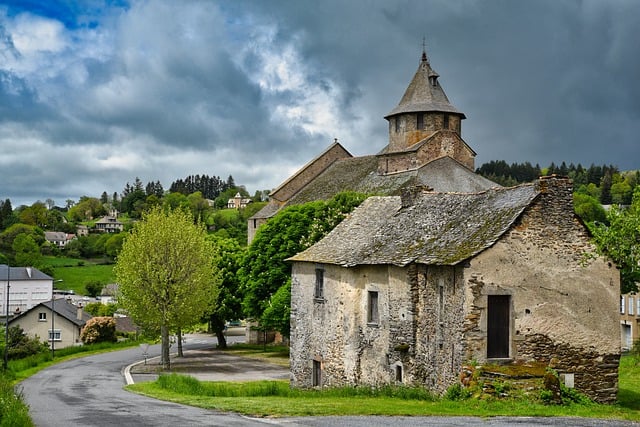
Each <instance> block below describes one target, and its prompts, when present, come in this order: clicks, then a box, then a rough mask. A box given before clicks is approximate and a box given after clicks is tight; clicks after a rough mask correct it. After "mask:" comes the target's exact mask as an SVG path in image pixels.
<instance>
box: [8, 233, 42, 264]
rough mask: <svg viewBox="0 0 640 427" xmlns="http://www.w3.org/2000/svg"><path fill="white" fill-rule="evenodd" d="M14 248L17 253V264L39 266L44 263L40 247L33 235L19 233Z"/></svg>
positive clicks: (14, 241)
mask: <svg viewBox="0 0 640 427" xmlns="http://www.w3.org/2000/svg"><path fill="white" fill-rule="evenodd" d="M12 249H13V252H14V253H15V262H16V265H18V266H24V267H28V266H33V267H39V266H40V264H42V253H41V252H40V247H39V246H38V244H37V243H36V242H35V240H34V239H33V237H32V236H30V235H28V234H19V235H17V236H16V238H15V239H14V240H13V245H12Z"/></svg>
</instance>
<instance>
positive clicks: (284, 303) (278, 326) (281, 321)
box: [260, 279, 291, 337]
mask: <svg viewBox="0 0 640 427" xmlns="http://www.w3.org/2000/svg"><path fill="white" fill-rule="evenodd" d="M290 319H291V279H289V280H288V281H287V283H285V284H284V285H283V286H280V288H278V290H277V291H276V293H275V294H273V295H272V296H271V298H270V299H269V305H268V306H267V308H266V309H265V310H264V312H263V313H262V317H261V318H260V324H261V325H262V326H264V327H266V328H267V329H275V330H276V331H280V333H281V334H282V335H284V336H285V337H289V335H290V333H291V323H290Z"/></svg>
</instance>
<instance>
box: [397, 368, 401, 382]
mask: <svg viewBox="0 0 640 427" xmlns="http://www.w3.org/2000/svg"><path fill="white" fill-rule="evenodd" d="M396 381H397V382H399V383H401V382H402V365H396Z"/></svg>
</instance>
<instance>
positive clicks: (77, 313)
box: [76, 304, 82, 320]
mask: <svg viewBox="0 0 640 427" xmlns="http://www.w3.org/2000/svg"><path fill="white" fill-rule="evenodd" d="M76 318H77V319H78V320H82V304H78V310H77V312H76Z"/></svg>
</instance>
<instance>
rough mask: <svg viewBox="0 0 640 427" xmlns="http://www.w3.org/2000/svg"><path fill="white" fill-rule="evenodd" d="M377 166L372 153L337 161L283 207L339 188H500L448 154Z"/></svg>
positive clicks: (389, 191) (272, 208)
mask: <svg viewBox="0 0 640 427" xmlns="http://www.w3.org/2000/svg"><path fill="white" fill-rule="evenodd" d="M377 169H378V158H377V157H376V156H375V155H374V156H361V157H351V158H347V159H341V160H336V161H335V162H334V163H333V164H331V166H329V167H328V168H327V169H325V170H324V171H323V172H322V173H321V174H320V175H318V176H317V177H316V178H315V179H314V180H313V181H311V182H310V183H309V184H307V185H306V186H305V187H304V188H302V189H301V190H300V191H298V192H297V193H296V194H295V195H293V197H291V199H289V200H288V201H287V203H286V204H285V205H284V206H288V205H292V204H302V203H307V202H311V201H314V200H327V199H330V198H332V197H333V196H335V195H336V194H338V193H339V192H341V191H355V192H358V193H364V194H370V195H382V196H389V195H397V194H400V190H401V189H403V188H407V187H412V186H416V185H420V186H425V187H429V188H431V189H433V190H435V191H439V192H468V193H471V192H478V191H483V190H486V189H488V188H492V187H499V185H498V184H496V183H495V182H493V181H490V180H488V179H486V178H484V177H483V176H481V175H478V174H476V173H474V172H473V171H471V170H469V169H467V168H466V167H465V166H463V165H461V164H460V163H459V162H457V161H456V160H454V159H452V158H451V157H441V158H439V159H436V160H433V161H431V162H429V163H427V164H426V165H424V166H422V167H420V168H418V169H412V170H408V171H402V172H398V173H392V174H387V175H379V174H378V172H377ZM281 207H282V206H281V205H279V204H278V203H275V202H271V203H268V204H267V205H266V206H265V207H264V208H262V209H261V210H260V211H259V212H257V213H256V214H255V215H253V216H252V217H251V218H265V219H266V218H271V217H272V216H274V215H275V214H276V213H277V212H278V210H280V208H281Z"/></svg>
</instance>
